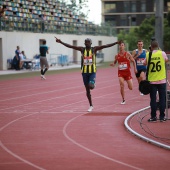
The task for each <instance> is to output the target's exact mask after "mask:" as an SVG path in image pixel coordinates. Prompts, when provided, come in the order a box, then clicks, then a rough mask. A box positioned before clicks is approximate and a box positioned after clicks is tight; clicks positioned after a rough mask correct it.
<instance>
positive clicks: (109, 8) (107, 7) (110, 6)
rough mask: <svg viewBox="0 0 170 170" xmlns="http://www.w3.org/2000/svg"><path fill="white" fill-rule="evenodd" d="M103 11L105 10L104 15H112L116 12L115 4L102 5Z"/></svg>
mask: <svg viewBox="0 0 170 170" xmlns="http://www.w3.org/2000/svg"><path fill="white" fill-rule="evenodd" d="M104 9H105V11H104V12H105V13H113V12H116V4H115V3H113V2H106V3H105V4H104Z"/></svg>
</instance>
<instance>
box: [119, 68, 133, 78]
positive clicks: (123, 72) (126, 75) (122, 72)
mask: <svg viewBox="0 0 170 170" xmlns="http://www.w3.org/2000/svg"><path fill="white" fill-rule="evenodd" d="M118 77H123V78H124V79H125V80H130V79H132V76H131V72H130V70H118Z"/></svg>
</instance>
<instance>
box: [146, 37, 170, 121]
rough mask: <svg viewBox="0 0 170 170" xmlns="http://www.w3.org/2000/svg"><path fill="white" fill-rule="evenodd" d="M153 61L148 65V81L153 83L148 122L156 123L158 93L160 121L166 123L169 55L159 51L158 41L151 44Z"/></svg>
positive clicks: (147, 55) (147, 56)
mask: <svg viewBox="0 0 170 170" xmlns="http://www.w3.org/2000/svg"><path fill="white" fill-rule="evenodd" d="M151 51H152V55H151V60H150V64H149V65H148V67H149V71H148V80H149V81H150V83H151V90H150V106H151V118H150V119H149V120H148V122H156V121H157V116H156V110H157V104H156V95H157V91H158V93H159V105H160V106H159V111H160V115H159V119H160V121H161V122H165V121H166V118H165V107H166V99H165V96H166V69H165V62H167V61H168V58H167V55H166V53H165V52H164V51H161V50H159V45H158V42H157V41H155V40H154V41H152V42H151ZM148 59H149V53H147V54H146V59H145V60H144V64H145V65H147V64H148Z"/></svg>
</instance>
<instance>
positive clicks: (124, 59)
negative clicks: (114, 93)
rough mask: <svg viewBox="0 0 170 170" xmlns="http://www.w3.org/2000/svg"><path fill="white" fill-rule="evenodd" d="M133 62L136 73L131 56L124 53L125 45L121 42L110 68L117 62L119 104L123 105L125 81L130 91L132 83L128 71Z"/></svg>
mask: <svg viewBox="0 0 170 170" xmlns="http://www.w3.org/2000/svg"><path fill="white" fill-rule="evenodd" d="M131 61H132V62H133V66H134V72H135V74H136V73H137V70H136V63H135V60H134V59H133V57H132V55H131V54H130V53H129V52H127V51H125V43H124V42H122V43H121V44H120V45H119V53H118V54H117V55H116V56H115V60H114V62H113V63H112V64H110V66H114V65H115V64H116V63H117V62H118V78H119V83H120V93H121V96H122V102H121V104H125V92H124V82H125V81H126V82H127V84H128V88H129V89H130V90H132V88H133V82H132V76H131V71H130V62H131Z"/></svg>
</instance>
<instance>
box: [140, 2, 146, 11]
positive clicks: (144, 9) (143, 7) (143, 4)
mask: <svg viewBox="0 0 170 170" xmlns="http://www.w3.org/2000/svg"><path fill="white" fill-rule="evenodd" d="M141 12H146V2H145V1H142V2H141Z"/></svg>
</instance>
